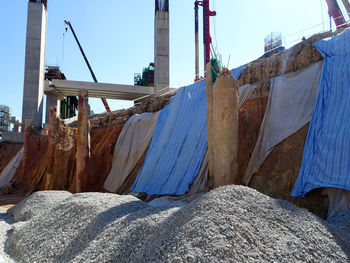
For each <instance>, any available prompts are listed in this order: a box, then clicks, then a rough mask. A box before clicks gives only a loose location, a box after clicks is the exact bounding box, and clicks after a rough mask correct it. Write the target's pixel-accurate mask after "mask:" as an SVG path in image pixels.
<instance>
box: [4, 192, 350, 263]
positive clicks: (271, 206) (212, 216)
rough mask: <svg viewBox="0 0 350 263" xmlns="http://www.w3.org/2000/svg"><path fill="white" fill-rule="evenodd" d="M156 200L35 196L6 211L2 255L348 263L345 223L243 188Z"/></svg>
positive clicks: (59, 259)
mask: <svg viewBox="0 0 350 263" xmlns="http://www.w3.org/2000/svg"><path fill="white" fill-rule="evenodd" d="M39 203H40V204H41V206H38V204H39ZM163 203H164V204H165V205H161V204H160V205H158V206H156V207H154V206H150V205H148V204H147V203H145V202H143V201H140V200H138V199H136V198H135V197H132V196H119V195H114V194H102V193H84V194H75V195H71V194H69V193H67V194H65V193H64V192H54V191H53V192H52V191H51V192H42V193H40V192H39V193H36V194H34V195H32V196H31V197H29V198H28V199H27V200H25V201H23V203H22V204H19V205H18V206H15V207H13V208H12V209H11V210H10V211H9V214H10V215H13V216H14V219H15V223H14V224H13V225H12V229H13V230H12V231H10V232H9V235H8V239H7V241H6V243H5V251H8V252H10V255H11V256H12V258H13V259H14V260H15V261H16V262H41V261H42V260H45V262H67V263H68V262H348V260H349V258H348V256H349V246H347V245H346V244H347V243H348V242H349V240H347V237H348V236H347V235H342V231H343V229H344V227H345V228H348V225H347V224H348V221H349V220H348V218H344V219H343V218H339V219H338V220H337V221H336V222H332V224H331V225H330V224H328V223H327V222H326V221H323V220H322V219H320V218H318V217H317V216H315V215H313V214H312V213H310V212H308V211H307V210H305V209H300V208H298V207H296V206H295V205H293V204H291V203H289V202H287V201H283V200H277V199H272V198H270V197H268V196H265V195H263V194H261V193H259V192H257V191H255V190H253V189H251V188H248V187H243V186H226V187H221V188H217V189H215V190H212V191H211V192H209V193H207V194H205V195H202V196H201V197H200V198H198V199H196V200H195V201H193V202H191V203H189V204H182V203H181V202H176V203H173V204H170V205H169V203H167V202H163ZM31 208H33V209H31ZM30 211H31V212H30ZM18 220H24V221H20V222H18ZM16 222H18V223H16ZM5 229H8V227H6V228H5ZM1 231H3V230H2V229H1V230H0V236H1V234H2V233H1ZM0 253H1V252H0Z"/></svg>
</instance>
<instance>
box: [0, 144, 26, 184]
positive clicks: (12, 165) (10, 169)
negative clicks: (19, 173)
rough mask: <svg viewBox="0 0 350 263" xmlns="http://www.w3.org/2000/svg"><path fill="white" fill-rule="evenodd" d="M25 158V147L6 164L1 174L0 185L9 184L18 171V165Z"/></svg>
mask: <svg viewBox="0 0 350 263" xmlns="http://www.w3.org/2000/svg"><path fill="white" fill-rule="evenodd" d="M22 159H23V147H22V148H21V149H20V150H19V152H18V153H17V154H16V156H15V157H13V158H12V160H11V161H10V162H9V163H8V164H7V165H6V167H5V168H4V169H3V170H2V171H1V174H0V187H4V186H5V185H7V184H8V183H9V182H10V181H11V179H12V178H13V176H14V175H15V173H16V170H17V168H18V166H19V165H20V163H21V161H22Z"/></svg>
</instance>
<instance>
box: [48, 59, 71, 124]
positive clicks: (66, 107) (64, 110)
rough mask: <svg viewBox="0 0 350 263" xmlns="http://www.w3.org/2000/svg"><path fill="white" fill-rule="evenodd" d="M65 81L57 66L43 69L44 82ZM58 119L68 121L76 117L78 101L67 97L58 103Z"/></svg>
mask: <svg viewBox="0 0 350 263" xmlns="http://www.w3.org/2000/svg"><path fill="white" fill-rule="evenodd" d="M54 79H66V76H65V75H64V73H62V72H61V70H60V67H58V66H46V67H45V80H50V81H52V80H54ZM59 109H60V117H61V118H62V119H69V118H72V117H74V116H76V111H77V110H78V99H77V97H75V96H67V97H65V99H64V100H61V101H60V107H59Z"/></svg>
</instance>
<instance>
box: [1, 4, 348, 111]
mask: <svg viewBox="0 0 350 263" xmlns="http://www.w3.org/2000/svg"><path fill="white" fill-rule="evenodd" d="M193 3H194V1H193V0H170V50H171V51H170V85H171V87H173V88H178V87H181V86H184V85H188V84H190V83H191V82H192V81H193V79H194V11H193V10H194V9H193V7H194V5H193ZM339 4H341V1H339ZM211 9H213V10H215V11H216V12H217V16H216V17H215V18H214V19H212V21H211V35H212V38H213V45H214V46H215V48H216V51H217V53H219V54H221V57H222V60H223V61H222V62H223V64H224V65H227V62H228V59H229V57H230V64H229V67H230V68H234V67H237V66H240V65H243V64H245V63H248V62H249V61H252V60H254V59H256V58H258V57H259V56H261V55H262V54H263V48H264V37H265V36H266V35H268V34H269V33H270V32H274V31H278V32H282V35H283V40H284V41H285V42H284V44H285V45H286V46H287V47H290V46H292V45H294V44H296V43H297V42H298V41H300V40H301V38H302V37H303V36H306V37H308V36H310V35H312V34H313V33H317V32H321V31H324V30H329V18H328V14H327V6H326V1H325V0H294V1H287V0H244V1H242V0H211ZM26 17H27V0H12V1H5V0H0V24H1V25H2V26H1V28H0V32H1V41H0V76H1V80H0V91H1V93H0V104H5V105H8V106H10V107H11V109H12V115H13V116H17V117H21V114H22V92H23V77H24V51H25V33H26ZM65 19H67V20H70V21H71V22H72V25H73V27H74V29H75V31H76V33H77V35H78V38H79V40H80V42H81V44H82V46H83V48H84V50H85V52H86V55H87V57H88V59H89V61H90V64H91V66H92V68H93V69H94V71H95V74H96V77H97V79H98V81H99V82H105V83H121V84H133V75H134V73H136V72H142V68H143V67H145V66H147V65H148V64H149V62H151V61H152V62H153V54H154V51H153V35H154V30H153V23H154V0H134V1H125V0H114V1H110V0H99V1H87V0H85V1H83V0H74V1H72V0H48V29H47V47H46V64H48V65H59V66H60V67H61V70H62V72H63V73H65V75H66V77H67V78H68V79H69V80H80V81H92V79H91V76H90V73H89V71H88V69H87V67H86V65H85V62H84V60H83V58H82V56H81V54H80V52H79V49H78V47H77V45H76V43H75V41H74V39H73V36H72V34H71V32H70V31H68V32H67V33H66V34H65V35H63V34H64V32H65V30H64V29H65V25H64V23H63V21H64V20H65ZM346 19H348V17H347V16H346ZM200 22H201V18H200ZM201 24H202V23H200V28H201ZM333 29H334V25H333ZM200 34H201V32H200ZM200 40H202V37H201V36H200ZM201 42H202V41H201ZM200 47H201V51H200V52H201V53H200V55H201V58H202V56H203V55H202V44H201V45H200ZM202 64H203V63H202V61H201V63H200V65H202ZM202 68H203V67H202V66H201V71H202ZM108 102H109V104H110V107H111V109H112V110H116V109H119V108H125V107H129V106H132V105H133V103H132V102H126V101H113V100H108ZM90 104H91V107H92V109H93V110H94V112H95V113H98V112H103V111H104V107H103V104H102V102H101V101H100V100H99V99H90Z"/></svg>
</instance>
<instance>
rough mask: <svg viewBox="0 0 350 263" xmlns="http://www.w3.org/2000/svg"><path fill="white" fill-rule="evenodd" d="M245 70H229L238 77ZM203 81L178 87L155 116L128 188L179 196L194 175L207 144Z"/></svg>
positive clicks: (148, 192)
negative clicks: (145, 149) (142, 158)
mask: <svg viewBox="0 0 350 263" xmlns="http://www.w3.org/2000/svg"><path fill="white" fill-rule="evenodd" d="M245 68H246V67H239V68H237V69H233V70H232V71H231V72H232V75H233V76H234V77H235V78H238V77H239V76H240V75H241V73H242V71H243V70H244V69H245ZM206 108H207V100H206V94H205V80H203V81H200V82H197V83H195V84H192V85H190V86H187V87H183V88H180V89H179V90H178V91H177V93H176V95H175V96H174V97H172V98H171V101H170V103H169V105H168V106H166V107H165V108H163V109H162V110H161V112H160V114H159V119H158V122H157V126H156V128H155V131H154V134H153V138H152V141H151V143H150V147H149V149H148V152H147V155H146V158H145V161H144V163H143V165H142V167H141V170H140V172H139V174H138V176H137V178H136V180H135V182H134V184H133V185H132V186H131V188H130V190H131V191H134V192H145V193H147V194H148V195H156V194H157V195H160V194H170V195H183V194H185V193H187V192H188V190H189V188H190V186H191V184H192V183H193V181H194V179H195V178H196V176H197V175H198V171H199V169H200V167H201V164H202V161H203V157H204V155H205V152H206V150H207V147H208V143H207V115H206Z"/></svg>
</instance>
